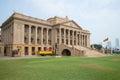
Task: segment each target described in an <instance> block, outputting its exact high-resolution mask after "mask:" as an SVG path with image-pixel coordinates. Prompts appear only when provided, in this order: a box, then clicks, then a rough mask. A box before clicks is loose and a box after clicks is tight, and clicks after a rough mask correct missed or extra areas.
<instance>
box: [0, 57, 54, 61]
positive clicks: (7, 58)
mask: <svg viewBox="0 0 120 80" xmlns="http://www.w3.org/2000/svg"><path fill="white" fill-rule="evenodd" d="M51 57H52V58H53V57H54V58H55V56H22V57H10V56H2V57H0V60H9V59H24V58H51Z"/></svg>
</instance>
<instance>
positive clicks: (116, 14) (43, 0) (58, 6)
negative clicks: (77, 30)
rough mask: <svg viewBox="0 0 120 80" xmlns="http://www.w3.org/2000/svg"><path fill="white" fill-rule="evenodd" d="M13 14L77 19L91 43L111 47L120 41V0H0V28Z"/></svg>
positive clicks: (41, 17) (43, 17)
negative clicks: (87, 33)
mask: <svg viewBox="0 0 120 80" xmlns="http://www.w3.org/2000/svg"><path fill="white" fill-rule="evenodd" d="M14 12H19V13H23V14H25V15H28V16H32V17H37V18H40V19H44V20H46V19H48V18H50V17H54V16H60V17H66V16H68V18H69V19H70V20H74V21H75V22H76V23H77V24H78V25H80V26H81V27H82V28H83V29H87V30H89V31H90V33H91V37H90V42H91V44H102V45H106V42H105V43H104V42H103V40H104V39H105V38H107V37H108V38H109V41H111V44H112V46H115V39H116V38H118V39H120V32H119V31H120V0H0V25H2V23H3V22H4V21H5V20H6V19H7V18H8V17H10V15H12V14H13V13H14Z"/></svg>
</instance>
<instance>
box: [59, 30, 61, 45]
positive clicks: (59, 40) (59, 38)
mask: <svg viewBox="0 0 120 80" xmlns="http://www.w3.org/2000/svg"><path fill="white" fill-rule="evenodd" d="M59 44H61V28H59Z"/></svg>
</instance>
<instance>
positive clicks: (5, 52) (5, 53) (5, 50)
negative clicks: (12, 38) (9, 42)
mask: <svg viewBox="0 0 120 80" xmlns="http://www.w3.org/2000/svg"><path fill="white" fill-rule="evenodd" d="M4 56H7V47H5V48H4Z"/></svg>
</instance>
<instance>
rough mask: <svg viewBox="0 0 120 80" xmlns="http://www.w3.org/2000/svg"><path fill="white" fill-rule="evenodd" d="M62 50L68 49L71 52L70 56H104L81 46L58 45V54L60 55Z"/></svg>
mask: <svg viewBox="0 0 120 80" xmlns="http://www.w3.org/2000/svg"><path fill="white" fill-rule="evenodd" d="M64 49H68V50H69V51H70V52H71V56H86V57H102V56H105V54H104V53H100V52H98V51H96V50H93V49H91V48H87V47H83V46H71V45H64V44H61V45H59V53H60V55H61V53H62V51H63V50H64Z"/></svg>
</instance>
